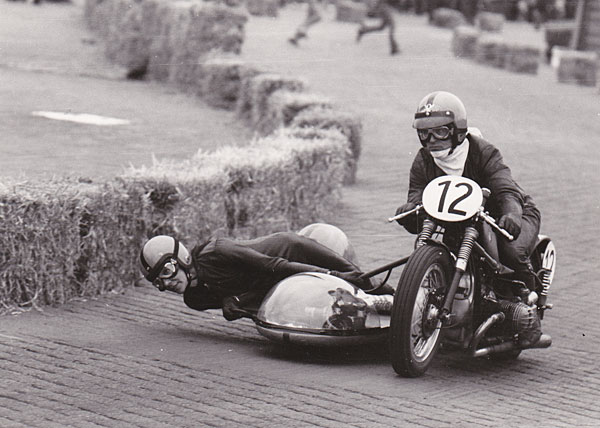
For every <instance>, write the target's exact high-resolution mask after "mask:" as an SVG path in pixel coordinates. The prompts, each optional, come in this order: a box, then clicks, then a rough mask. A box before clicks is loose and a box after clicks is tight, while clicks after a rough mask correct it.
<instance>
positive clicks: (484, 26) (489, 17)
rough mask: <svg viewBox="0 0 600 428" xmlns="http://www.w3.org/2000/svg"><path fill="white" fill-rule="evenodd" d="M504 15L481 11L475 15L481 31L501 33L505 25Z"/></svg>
mask: <svg viewBox="0 0 600 428" xmlns="http://www.w3.org/2000/svg"><path fill="white" fill-rule="evenodd" d="M505 20H506V19H505V18H504V15H503V14H501V13H496V12H479V13H478V14H477V16H476V17H475V22H476V24H477V27H478V28H479V29H480V30H481V31H489V32H493V33H499V32H501V31H502V28H503V27H504V21H505Z"/></svg>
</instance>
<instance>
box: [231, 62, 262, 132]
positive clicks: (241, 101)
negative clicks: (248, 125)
mask: <svg viewBox="0 0 600 428" xmlns="http://www.w3.org/2000/svg"><path fill="white" fill-rule="evenodd" d="M260 73H263V71H261V70H258V69H256V68H254V67H251V66H248V65H245V66H243V67H241V68H240V89H239V94H238V99H237V103H236V106H235V113H236V115H237V117H239V118H240V119H241V120H243V121H248V122H250V121H251V119H252V89H251V88H252V79H253V78H254V77H255V76H257V75H258V74H260Z"/></svg>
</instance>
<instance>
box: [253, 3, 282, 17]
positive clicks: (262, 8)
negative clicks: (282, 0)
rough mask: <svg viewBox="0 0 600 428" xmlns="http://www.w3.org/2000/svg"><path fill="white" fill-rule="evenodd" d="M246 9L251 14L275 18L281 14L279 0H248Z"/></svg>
mask: <svg viewBox="0 0 600 428" xmlns="http://www.w3.org/2000/svg"><path fill="white" fill-rule="evenodd" d="M246 9H248V13H250V15H255V16H271V17H273V18H275V17H277V16H278V15H279V0H246Z"/></svg>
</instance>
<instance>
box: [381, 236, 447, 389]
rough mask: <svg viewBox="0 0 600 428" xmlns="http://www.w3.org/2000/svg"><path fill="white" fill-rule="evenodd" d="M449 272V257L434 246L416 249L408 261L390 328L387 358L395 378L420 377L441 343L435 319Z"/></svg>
mask: <svg viewBox="0 0 600 428" xmlns="http://www.w3.org/2000/svg"><path fill="white" fill-rule="evenodd" d="M451 271H452V261H451V258H450V254H449V253H448V251H446V250H445V249H444V248H442V247H438V246H435V245H423V246H422V247H419V248H417V249H416V250H415V252H414V253H413V254H412V255H411V257H410V259H409V260H408V263H407V265H406V267H405V268H404V271H403V272H402V276H401V277H400V282H399V283H398V289H397V290H396V293H395V296H394V306H393V309H392V319H391V324H390V330H391V334H390V358H391V360H392V366H393V367H394V370H395V371H396V373H398V374H399V375H402V376H407V377H417V376H421V375H422V374H423V373H425V372H426V371H427V368H428V367H429V365H430V364H431V362H432V360H433V357H434V356H435V354H436V352H437V349H438V347H439V345H440V341H441V321H440V320H439V318H438V315H439V313H440V309H441V307H442V305H443V300H444V295H445V292H446V290H447V288H448V286H449V284H450V274H451Z"/></svg>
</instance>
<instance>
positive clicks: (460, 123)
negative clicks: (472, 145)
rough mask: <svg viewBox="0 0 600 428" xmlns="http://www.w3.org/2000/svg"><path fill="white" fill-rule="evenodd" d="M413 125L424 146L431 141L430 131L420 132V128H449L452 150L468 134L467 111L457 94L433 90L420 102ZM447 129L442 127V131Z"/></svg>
mask: <svg viewBox="0 0 600 428" xmlns="http://www.w3.org/2000/svg"><path fill="white" fill-rule="evenodd" d="M412 126H413V128H415V129H417V133H418V135H419V139H420V140H421V144H422V145H423V146H425V145H426V144H427V142H428V141H429V138H430V136H429V132H427V131H425V132H418V130H429V129H432V128H438V127H446V128H448V131H449V135H451V136H452V150H454V148H455V147H456V146H458V145H459V144H461V143H462V142H463V141H464V139H465V137H466V135H467V111H466V110H465V106H464V105H463V103H462V101H461V100H460V99H459V98H458V97H457V96H456V95H454V94H451V93H450V92H444V91H436V92H432V93H430V94H428V95H426V96H425V98H423V99H422V100H421V102H420V103H419V107H417V112H416V113H415V120H414V121H413V124H412ZM445 130H446V129H445V128H442V131H445ZM440 135H442V134H440ZM436 136H437V135H436ZM440 139H443V138H440Z"/></svg>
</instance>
